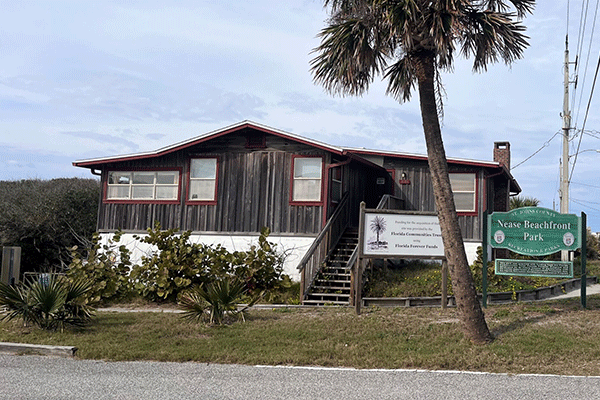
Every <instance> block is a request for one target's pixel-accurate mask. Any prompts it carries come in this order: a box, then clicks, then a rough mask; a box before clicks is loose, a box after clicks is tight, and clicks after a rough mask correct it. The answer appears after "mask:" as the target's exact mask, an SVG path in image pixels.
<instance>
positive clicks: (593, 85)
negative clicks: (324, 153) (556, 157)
mask: <svg viewBox="0 0 600 400" xmlns="http://www.w3.org/2000/svg"><path fill="white" fill-rule="evenodd" d="M598 70H600V54H598V64H597V65H596V73H595V74H594V83H592V90H591V91H590V98H589V100H588V104H587V107H586V110H585V117H584V119H583V126H582V128H581V132H585V124H586V122H587V119H588V115H589V112H590V106H591V105H592V98H593V97H594V90H595V89H596V80H597V79H598ZM581 138H583V135H581V136H580V138H579V143H578V144H577V152H576V153H575V160H573V168H572V169H571V175H570V176H569V180H570V179H571V178H572V177H573V171H574V170H575V163H576V162H577V155H578V154H579V148H580V146H581Z"/></svg>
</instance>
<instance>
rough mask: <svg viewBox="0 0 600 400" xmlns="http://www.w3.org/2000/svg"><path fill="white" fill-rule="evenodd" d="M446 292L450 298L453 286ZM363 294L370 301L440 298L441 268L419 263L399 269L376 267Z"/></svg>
mask: <svg viewBox="0 0 600 400" xmlns="http://www.w3.org/2000/svg"><path fill="white" fill-rule="evenodd" d="M448 281H450V279H448ZM447 289H448V293H449V294H451V293H452V286H451V285H450V282H449V283H448V288H447ZM364 290H365V293H366V294H365V296H368V297H421V296H424V297H428V296H439V295H441V294H442V266H441V265H440V263H432V262H423V261H419V260H413V261H410V262H407V263H402V264H400V265H389V266H383V265H375V266H374V267H373V269H372V270H371V271H370V272H369V275H368V279H367V283H366V285H365V289H364Z"/></svg>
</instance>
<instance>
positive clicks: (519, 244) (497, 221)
mask: <svg viewBox="0 0 600 400" xmlns="http://www.w3.org/2000/svg"><path fill="white" fill-rule="evenodd" d="M487 235H488V243H489V244H490V245H491V246H492V247H496V248H502V249H509V250H512V251H514V252H515V253H519V254H525V255H530V256H545V255H548V254H552V253H556V252H557V251H560V250H577V249H578V248H580V247H581V218H579V217H578V216H576V215H573V214H560V213H557V212H556V211H553V210H549V209H547V208H542V207H523V208H517V209H515V210H512V211H509V212H495V213H492V214H490V215H488V232H487Z"/></svg>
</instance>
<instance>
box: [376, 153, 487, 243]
mask: <svg viewBox="0 0 600 400" xmlns="http://www.w3.org/2000/svg"><path fill="white" fill-rule="evenodd" d="M384 167H385V168H386V169H388V170H390V169H393V170H394V173H395V182H394V195H395V196H396V197H399V198H401V199H403V200H404V201H405V204H406V209H407V210H418V211H435V198H434V196H433V185H432V183H431V174H430V173H429V166H428V165H427V162H419V161H406V160H398V159H393V158H386V159H385V161H384ZM403 172H404V173H405V174H406V175H407V178H406V179H407V180H409V181H410V184H407V185H400V184H398V181H399V180H400V179H401V176H402V173H403ZM450 172H470V173H473V172H475V173H476V174H477V175H476V176H477V178H476V179H477V215H459V217H458V221H459V224H460V229H461V232H462V234H463V238H464V239H468V240H481V239H482V236H481V218H480V217H479V216H480V215H482V214H483V210H484V206H485V205H484V202H485V201H486V200H485V198H486V197H487V196H485V195H484V185H485V181H484V179H483V173H482V171H481V170H476V169H472V168H470V169H466V168H456V167H451V168H450Z"/></svg>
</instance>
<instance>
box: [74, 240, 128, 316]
mask: <svg viewBox="0 0 600 400" xmlns="http://www.w3.org/2000/svg"><path fill="white" fill-rule="evenodd" d="M121 235H122V232H120V231H119V232H117V233H115V235H114V236H113V238H112V239H109V241H108V243H107V244H104V245H102V244H100V235H99V234H98V233H95V234H94V235H93V237H92V240H91V242H90V243H89V245H88V248H87V249H85V251H84V252H81V251H79V249H78V248H77V246H74V247H73V248H71V257H72V258H71V263H70V264H69V267H68V270H67V277H68V278H69V279H70V280H71V281H73V282H74V281H80V280H83V281H88V282H92V287H91V288H90V290H88V291H87V292H86V294H85V297H86V302H87V303H88V304H96V303H103V302H107V301H113V300H122V299H124V298H126V297H127V296H129V295H130V294H131V291H132V290H131V284H130V281H129V272H130V270H131V260H130V252H129V250H128V249H127V247H126V246H125V245H120V246H119V245H118V243H119V241H120V240H121Z"/></svg>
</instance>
